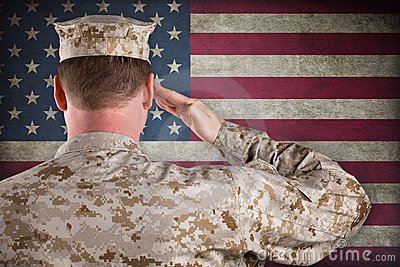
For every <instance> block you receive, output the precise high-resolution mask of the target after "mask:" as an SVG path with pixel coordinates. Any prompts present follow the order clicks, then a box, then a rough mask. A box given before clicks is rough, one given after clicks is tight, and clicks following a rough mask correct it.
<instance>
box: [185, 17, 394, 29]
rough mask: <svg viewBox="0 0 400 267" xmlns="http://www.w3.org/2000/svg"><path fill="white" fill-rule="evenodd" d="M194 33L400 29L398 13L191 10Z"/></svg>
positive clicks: (191, 24) (191, 27)
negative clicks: (237, 12) (203, 12)
mask: <svg viewBox="0 0 400 267" xmlns="http://www.w3.org/2000/svg"><path fill="white" fill-rule="evenodd" d="M190 32H191V33H398V32H400V17H399V16H398V15H397V14H191V15H190Z"/></svg>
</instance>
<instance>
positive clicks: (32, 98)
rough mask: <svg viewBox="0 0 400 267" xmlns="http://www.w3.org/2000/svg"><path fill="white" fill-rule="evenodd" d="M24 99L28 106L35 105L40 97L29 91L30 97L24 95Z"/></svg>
mask: <svg viewBox="0 0 400 267" xmlns="http://www.w3.org/2000/svg"><path fill="white" fill-rule="evenodd" d="M25 97H26V98H28V105H29V104H30V103H35V104H36V105H37V102H36V99H38V98H39V97H40V95H35V94H34V93H33V90H31V94H30V95H25Z"/></svg>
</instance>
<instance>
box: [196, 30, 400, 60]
mask: <svg viewBox="0 0 400 267" xmlns="http://www.w3.org/2000/svg"><path fill="white" fill-rule="evenodd" d="M399 41H400V34H391V33H382V34H369V33H366V34H364V33H351V34H337V33H332V34H330V33H321V34H320V33H309V34H298V33H294V34H287V33H245V34H242V33H240V34H239V33H193V34H191V35H190V54H191V55H398V54H400V46H399V45H398V44H399ZM338 44H339V45H338Z"/></svg>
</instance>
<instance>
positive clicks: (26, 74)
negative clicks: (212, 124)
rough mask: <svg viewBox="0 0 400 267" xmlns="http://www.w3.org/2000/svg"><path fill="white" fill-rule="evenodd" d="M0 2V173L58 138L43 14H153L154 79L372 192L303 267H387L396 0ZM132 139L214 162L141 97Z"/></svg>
mask: <svg viewBox="0 0 400 267" xmlns="http://www.w3.org/2000/svg"><path fill="white" fill-rule="evenodd" d="M0 10H1V11H0V15H1V16H0V44H1V49H0V72H1V73H0V75H1V79H0V151H1V154H0V179H4V178H6V177H9V176H10V175H13V174H16V173H18V172H20V171H23V170H25V169H28V168H29V167H32V166H34V165H36V164H38V163H40V162H42V161H44V160H48V159H50V158H51V157H52V156H53V155H54V153H55V151H56V149H57V148H58V147H59V145H60V144H61V143H62V142H63V141H65V140H66V130H67V129H66V127H65V122H64V119H63V116H62V112H60V111H59V110H58V109H57V107H56V105H55V102H54V100H53V96H52V94H53V77H54V75H55V74H56V71H57V65H58V60H59V56H58V47H59V43H58V36H57V34H56V32H55V31H54V29H53V27H52V26H51V24H52V23H53V22H54V21H64V20H68V19H72V18H75V17H80V16H84V15H85V14H87V15H92V14H112V15H122V16H125V17H132V18H136V19H140V20H145V21H155V22H156V23H157V24H158V26H157V27H156V30H155V32H154V33H153V34H152V36H151V38H150V41H149V42H150V47H151V49H152V50H151V53H150V60H151V62H152V71H153V72H154V73H155V74H157V77H156V79H157V80H158V81H159V82H161V84H162V85H163V86H165V87H167V88H171V89H174V90H176V91H178V92H180V93H183V94H185V95H187V96H191V97H195V98H199V99H203V102H204V103H205V104H206V105H208V106H209V107H210V108H211V109H213V110H214V111H215V112H216V113H218V114H220V115H222V116H223V117H224V118H225V119H227V120H229V121H232V122H236V123H239V124H242V125H247V126H250V127H252V128H256V129H259V130H263V131H266V132H267V133H269V135H270V136H271V137H272V138H273V139H275V140H281V141H296V142H299V143H301V144H304V145H307V146H309V147H313V148H315V149H317V150H319V151H321V152H322V153H324V154H326V155H328V156H330V157H332V158H333V159H335V160H337V161H338V162H339V163H340V164H341V165H342V166H343V168H344V169H346V170H347V171H348V172H350V173H351V174H353V175H355V176H356V177H357V178H358V179H359V180H360V181H361V182H362V183H363V185H364V187H365V189H366V190H367V191H368V194H369V196H370V197H371V200H372V202H373V208H372V211H371V214H370V216H369V218H368V220H367V222H366V223H365V226H364V227H363V228H362V230H361V231H360V233H359V234H358V235H357V236H356V237H355V238H353V239H351V240H349V241H348V243H347V244H346V245H347V247H346V248H343V249H340V250H338V251H337V252H335V253H333V254H332V256H331V257H329V258H327V259H326V260H324V261H323V262H322V263H319V264H317V265H318V266H326V265H331V266H357V265H365V264H368V265H371V266H398V265H399V262H398V261H400V228H399V225H400V205H399V203H400V194H399V193H398V192H399V191H400V186H399V177H400V176H399V173H400V143H399V141H400V79H399V76H400V57H399V55H400V15H399V13H400V3H398V2H397V1H394V0H380V1H372V0H364V1H341V0H332V1H329V2H328V1H317V0H309V1H294V0H279V1H278V0H276V1H269V0H265V1H257V0H236V1H224V0H221V1H201V0H192V1H190V2H189V1H185V0H163V1H161V0H159V1H156V0H154V1H150V0H140V1H138V0H135V1H125V0H118V1H112V0H91V1H77V0H53V1H51V0H32V1H21V0H14V1H5V2H4V1H3V2H1V3H0ZM141 146H142V148H143V150H144V151H145V152H146V153H147V154H148V155H149V157H150V158H151V159H153V160H165V161H170V162H174V163H176V164H178V165H181V166H187V167H190V166H194V165H199V164H227V163H226V162H224V161H223V159H222V157H221V155H220V154H219V153H218V151H216V150H215V149H212V148H210V146H208V145H207V144H205V143H204V142H200V139H199V138H198V137H196V136H195V135H194V134H193V132H191V131H190V129H189V128H188V127H186V126H185V125H184V123H183V122H182V121H181V120H179V119H177V118H176V117H174V116H172V115H171V114H169V113H167V112H166V111H164V110H162V109H161V108H159V107H157V106H156V104H155V102H154V103H153V106H152V108H151V109H150V112H149V114H148V119H147V123H146V127H145V128H144V129H143V134H142V135H141Z"/></svg>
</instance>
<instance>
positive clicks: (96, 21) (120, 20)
mask: <svg viewBox="0 0 400 267" xmlns="http://www.w3.org/2000/svg"><path fill="white" fill-rule="evenodd" d="M156 26H157V24H156V23H154V22H144V21H140V20H136V19H132V18H126V17H122V16H114V15H107V16H104V15H87V16H84V17H78V18H75V19H72V20H68V21H64V22H55V23H54V28H55V30H56V32H57V34H58V35H59V39H60V48H59V55H60V62H62V61H63V60H65V59H68V58H73V57H82V56H98V55H104V56H105V55H109V56H125V57H132V58H139V59H142V60H146V61H147V62H149V63H150V64H151V62H150V60H149V53H150V46H149V44H148V39H149V36H150V34H151V33H152V32H153V31H154V29H155V27H156Z"/></svg>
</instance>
